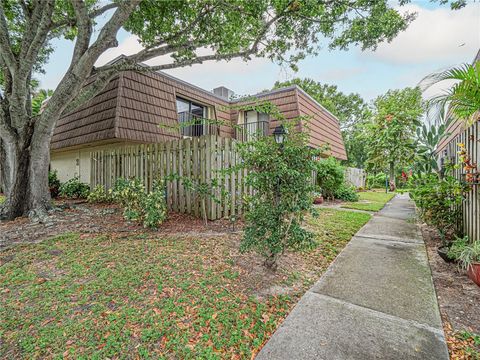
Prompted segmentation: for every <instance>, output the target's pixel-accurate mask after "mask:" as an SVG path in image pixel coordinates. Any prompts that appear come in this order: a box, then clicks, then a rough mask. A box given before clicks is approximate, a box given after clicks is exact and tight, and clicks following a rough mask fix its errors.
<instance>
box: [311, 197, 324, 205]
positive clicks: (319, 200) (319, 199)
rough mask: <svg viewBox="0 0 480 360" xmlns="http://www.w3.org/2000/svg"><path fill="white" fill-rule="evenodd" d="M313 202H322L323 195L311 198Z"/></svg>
mask: <svg viewBox="0 0 480 360" xmlns="http://www.w3.org/2000/svg"><path fill="white" fill-rule="evenodd" d="M313 203H314V204H316V205H319V204H323V196H319V197H316V198H315V199H313Z"/></svg>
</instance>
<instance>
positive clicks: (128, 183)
mask: <svg viewBox="0 0 480 360" xmlns="http://www.w3.org/2000/svg"><path fill="white" fill-rule="evenodd" d="M111 199H112V200H113V201H115V202H118V203H119V204H120V205H122V207H123V208H124V211H123V216H124V218H125V219H127V220H129V221H138V222H141V223H142V224H143V226H144V227H149V228H152V229H156V228H157V227H158V226H159V225H160V224H161V223H163V222H164V221H165V219H166V218H167V203H166V201H165V192H164V186H163V182H161V181H157V180H155V181H154V183H153V190H152V191H151V192H150V193H148V194H147V193H146V192H145V187H144V186H143V184H142V182H141V181H140V180H139V179H123V178H120V179H118V180H117V181H116V183H115V186H114V188H113V190H112V191H111Z"/></svg>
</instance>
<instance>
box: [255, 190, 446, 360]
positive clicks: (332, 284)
mask: <svg viewBox="0 0 480 360" xmlns="http://www.w3.org/2000/svg"><path fill="white" fill-rule="evenodd" d="M413 216H414V207H413V204H412V203H411V201H410V200H409V199H408V195H397V196H396V197H395V198H394V199H393V200H392V201H390V202H389V203H388V204H387V205H386V206H385V208H384V209H383V210H381V211H380V212H379V213H377V214H376V215H375V216H374V217H373V218H372V219H371V220H370V221H369V222H368V223H367V224H366V225H365V226H364V227H363V228H362V229H360V231H359V232H358V233H357V234H356V235H355V237H354V238H353V239H352V240H351V241H350V243H349V244H348V245H347V247H346V248H345V249H344V250H343V251H342V253H341V254H340V255H339V256H338V257H337V259H336V260H335V262H334V263H333V264H332V265H331V266H330V268H329V269H328V270H327V272H326V273H325V275H323V276H322V278H321V279H320V280H319V281H318V282H317V283H316V284H315V285H314V286H313V287H312V288H311V289H310V290H309V291H307V292H306V293H305V295H304V296H303V297H302V298H301V299H300V301H299V303H298V304H297V305H296V307H295V308H294V309H293V311H292V312H291V313H290V315H289V316H288V317H287V319H286V320H285V322H284V323H283V325H282V326H281V327H280V328H279V329H278V330H277V331H276V332H275V334H274V335H273V337H272V338H271V339H270V341H268V343H267V344H266V345H265V347H264V348H263V349H262V351H261V352H260V353H259V355H258V357H257V359H258V360H265V359H289V360H292V359H325V360H327V359H328V360H334V359H341V360H347V359H392V360H393V359H395V360H397V359H402V360H404V359H422V360H425V359H432V360H433V359H435V360H443V359H448V351H447V346H446V344H445V340H444V335H443V330H442V322H441V319H440V314H439V311H438V305H437V300H436V296H435V289H434V287H433V283H432V278H431V274H430V268H429V265H428V259H427V255H426V252H425V246H424V244H423V240H422V237H421V234H420V232H419V230H418V228H417V226H416V225H415V224H414V223H413V222H412V221H409V219H411V218H412V217H413Z"/></svg>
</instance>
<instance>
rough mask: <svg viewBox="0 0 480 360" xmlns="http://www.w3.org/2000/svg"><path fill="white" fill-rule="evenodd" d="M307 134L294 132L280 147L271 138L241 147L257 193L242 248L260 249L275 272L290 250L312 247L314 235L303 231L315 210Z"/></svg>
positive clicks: (250, 204) (247, 217)
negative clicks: (278, 262)
mask: <svg viewBox="0 0 480 360" xmlns="http://www.w3.org/2000/svg"><path fill="white" fill-rule="evenodd" d="M307 145H308V139H307V137H306V134H305V133H298V132H294V131H292V132H291V133H288V135H287V136H285V139H284V142H283V144H282V145H281V146H279V145H278V144H277V143H275V140H274V138H273V137H272V136H268V137H260V138H259V139H255V140H254V141H249V142H245V143H241V144H239V145H238V149H239V151H240V156H241V158H242V159H243V164H242V166H244V167H245V168H247V169H248V170H250V171H249V173H248V175H247V184H248V185H250V186H252V188H253V189H254V192H253V194H252V196H251V197H250V198H249V199H248V204H247V207H246V209H247V211H246V214H245V231H244V235H243V238H242V242H241V246H240V250H241V251H250V250H256V251H257V252H258V253H259V254H261V255H262V256H263V257H264V258H265V262H264V265H265V266H266V267H268V268H272V269H275V268H276V261H277V259H278V257H279V256H280V255H281V254H283V253H284V252H285V251H286V250H287V249H300V248H304V247H307V246H309V245H311V244H312V243H313V234H312V233H311V232H310V231H308V230H307V229H305V228H304V227H303V220H304V217H305V215H306V214H307V213H308V212H309V211H312V210H313V204H312V198H311V196H312V193H313V190H314V189H313V185H312V182H311V173H312V171H313V170H315V166H316V161H315V160H314V156H316V155H318V151H317V150H314V149H311V148H309V147H308V146H307Z"/></svg>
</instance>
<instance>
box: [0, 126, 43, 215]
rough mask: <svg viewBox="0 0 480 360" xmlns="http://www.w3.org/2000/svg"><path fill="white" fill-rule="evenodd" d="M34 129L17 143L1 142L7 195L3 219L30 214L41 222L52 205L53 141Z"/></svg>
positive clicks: (28, 130) (0, 211)
mask: <svg viewBox="0 0 480 360" xmlns="http://www.w3.org/2000/svg"><path fill="white" fill-rule="evenodd" d="M33 130H34V126H33V125H30V126H29V127H27V128H26V129H25V132H24V135H23V136H22V137H21V138H19V139H18V140H17V141H16V142H13V143H11V142H6V141H2V143H1V149H0V150H1V151H0V153H1V159H2V168H1V172H2V174H1V175H2V176H1V177H2V183H3V187H4V191H5V196H6V200H5V203H4V204H2V208H1V209H0V218H2V219H8V220H12V219H15V218H17V217H19V216H26V215H28V216H30V217H32V218H33V219H34V220H37V221H42V220H43V219H44V217H45V216H46V215H47V210H48V209H49V208H50V206H51V205H50V192H49V188H48V165H49V163H50V142H49V138H47V139H46V138H45V136H42V135H41V134H34V131H33Z"/></svg>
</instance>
